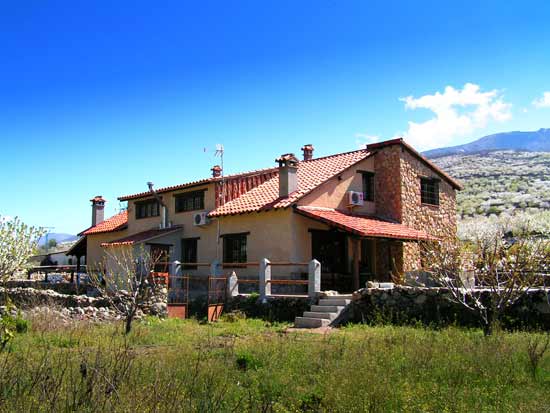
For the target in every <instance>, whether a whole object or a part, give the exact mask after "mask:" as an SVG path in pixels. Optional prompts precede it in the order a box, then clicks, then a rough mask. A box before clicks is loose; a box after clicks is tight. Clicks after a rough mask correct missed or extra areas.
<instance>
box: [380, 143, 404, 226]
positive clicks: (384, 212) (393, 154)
mask: <svg viewBox="0 0 550 413" xmlns="http://www.w3.org/2000/svg"><path fill="white" fill-rule="evenodd" d="M400 168H401V147H400V146H399V145H392V146H388V147H385V148H383V149H381V150H379V151H378V152H376V154H375V155H374V173H375V179H374V182H375V184H374V185H375V188H374V200H375V203H376V215H377V216H379V217H381V218H387V219H391V220H394V221H397V222H401V218H402V204H401V190H402V185H401V177H400V174H399V170H400Z"/></svg>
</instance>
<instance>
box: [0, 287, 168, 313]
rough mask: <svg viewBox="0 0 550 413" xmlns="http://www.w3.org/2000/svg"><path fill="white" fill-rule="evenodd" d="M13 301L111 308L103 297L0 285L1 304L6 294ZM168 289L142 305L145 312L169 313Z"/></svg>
mask: <svg viewBox="0 0 550 413" xmlns="http://www.w3.org/2000/svg"><path fill="white" fill-rule="evenodd" d="M6 295H7V296H8V297H9V299H10V300H11V301H12V303H13V304H14V305H15V306H16V307H18V308H20V309H23V310H27V309H32V308H35V307H52V308H56V307H57V308H70V309H74V308H89V307H94V308H110V307H111V303H110V302H109V300H107V299H105V298H102V297H90V296H87V295H73V294H60V293H58V292H56V291H53V290H41V289H35V288H29V287H15V288H4V287H0V306H4V305H6V302H5V296H6ZM166 297H167V291H166V289H165V288H163V289H161V290H160V291H158V292H157V294H155V295H153V297H151V299H150V300H149V301H148V302H145V303H144V304H143V305H142V306H141V310H142V312H143V314H151V315H159V316H166V315H167V307H166Z"/></svg>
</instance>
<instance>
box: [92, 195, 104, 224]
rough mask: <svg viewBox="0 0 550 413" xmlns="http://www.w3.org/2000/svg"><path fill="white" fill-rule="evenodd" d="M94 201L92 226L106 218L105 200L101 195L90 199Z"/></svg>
mask: <svg viewBox="0 0 550 413" xmlns="http://www.w3.org/2000/svg"><path fill="white" fill-rule="evenodd" d="M90 202H91V203H92V227H95V226H96V225H98V224H101V223H102V222H103V221H104V220H105V202H107V201H105V200H104V199H103V197H102V196H101V195H96V196H95V197H93V198H92V199H90Z"/></svg>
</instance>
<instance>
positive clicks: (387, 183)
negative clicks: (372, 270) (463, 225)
mask: <svg viewBox="0 0 550 413" xmlns="http://www.w3.org/2000/svg"><path fill="white" fill-rule="evenodd" d="M375 171H376V195H375V198H376V214H377V215H378V216H380V217H383V218H389V219H392V220H395V221H397V222H400V223H402V224H404V225H406V226H408V227H410V228H414V229H417V230H422V231H426V232H428V233H429V234H432V235H434V236H436V237H440V238H444V239H454V238H455V237H456V191H455V189H454V188H453V187H452V186H451V185H450V184H449V183H448V182H447V181H446V180H444V179H441V176H440V175H439V174H437V172H435V171H434V170H432V169H431V168H430V167H429V166H428V165H426V164H425V163H424V162H423V161H421V160H420V159H418V158H417V157H416V156H414V155H413V154H411V153H410V152H409V151H408V150H406V149H405V148H403V147H402V146H401V145H391V146H387V147H384V148H381V149H379V150H378V152H377V153H376V155H375ZM420 177H433V178H439V179H441V180H440V183H439V205H438V206H434V205H426V204H422V202H421V198H420ZM399 244H400V247H397V246H395V245H394V246H393V247H392V250H393V251H394V252H395V254H397V255H394V256H393V261H395V263H396V264H397V265H394V268H392V269H391V270H392V273H394V274H396V273H406V272H410V271H416V270H418V269H419V268H420V267H421V261H420V258H421V257H420V245H419V244H418V243H416V242H403V243H399ZM386 253H387V249H386V248H384V247H382V248H381V249H380V251H378V252H377V258H378V259H377V262H380V265H378V264H377V270H380V272H379V274H386V270H387V268H386V267H387V266H388V264H386V261H388V258H387V256H384V254H386Z"/></svg>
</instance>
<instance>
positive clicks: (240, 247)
mask: <svg viewBox="0 0 550 413" xmlns="http://www.w3.org/2000/svg"><path fill="white" fill-rule="evenodd" d="M223 261H224V262H227V263H233V262H246V234H228V235H225V236H224V237H223Z"/></svg>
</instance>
